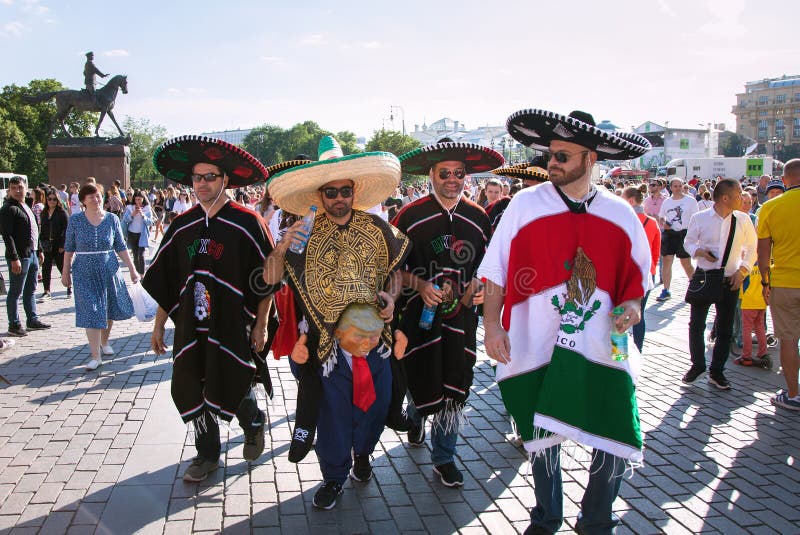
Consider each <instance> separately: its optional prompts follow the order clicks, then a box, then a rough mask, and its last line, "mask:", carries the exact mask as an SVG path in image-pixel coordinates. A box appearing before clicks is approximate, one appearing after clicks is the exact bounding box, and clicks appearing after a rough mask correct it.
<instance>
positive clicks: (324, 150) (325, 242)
mask: <svg viewBox="0 0 800 535" xmlns="http://www.w3.org/2000/svg"><path fill="white" fill-rule="evenodd" d="M507 126H508V132H509V134H510V135H511V136H512V137H514V138H515V139H516V140H517V141H519V142H520V143H522V144H524V145H526V146H528V147H531V148H533V149H536V150H538V151H541V152H542V154H543V156H540V157H537V158H535V159H534V160H533V161H530V162H524V163H522V164H517V165H505V166H504V163H505V162H504V159H503V157H502V155H500V154H499V153H497V152H496V151H494V150H492V149H490V148H487V147H483V146H480V145H476V144H472V143H462V142H453V141H451V140H448V139H445V140H442V141H440V142H438V143H435V144H432V145H428V146H425V147H421V148H418V149H415V150H412V151H410V152H408V153H405V154H402V155H399V157H398V156H395V155H393V154H390V153H386V152H366V153H359V154H354V155H348V156H345V155H344V154H343V153H342V151H341V148H340V147H339V146H338V143H337V142H336V140H335V139H333V138H332V137H329V136H326V137H325V138H323V139H322V140H321V142H320V147H319V153H318V158H317V160H315V161H314V160H311V159H310V158H309V157H308V156H306V155H302V154H301V155H298V156H297V157H296V158H294V159H293V160H290V161H287V162H280V163H278V164H275V165H273V166H271V167H265V166H264V165H263V164H262V163H261V162H259V161H258V160H257V159H256V158H254V157H253V156H252V155H250V154H248V153H247V152H246V151H244V150H242V149H241V148H239V147H236V146H233V145H230V144H228V143H225V142H223V141H219V140H215V139H211V138H207V137H204V136H182V137H178V138H174V139H171V140H169V141H167V142H165V143H164V144H163V145H161V146H160V147H159V148H158V149H157V151H156V153H155V155H154V164H155V166H156V168H157V169H158V171H159V172H160V173H162V174H163V175H164V176H165V177H167V178H169V179H170V180H171V181H173V183H174V185H172V186H169V187H167V188H165V189H163V190H158V189H156V188H151V189H150V190H131V189H128V190H123V189H122V188H121V187H120V185H119V184H115V185H113V186H111V187H110V188H109V189H108V191H107V192H105V195H104V192H103V189H102V187H101V186H99V185H97V184H95V183H93V181H85V182H84V183H82V184H81V183H72V184H70V185H69V186H68V187H67V186H66V185H65V186H62V187H59V188H43V189H39V188H37V189H35V190H33V193H32V195H31V196H30V200H31V202H30V205H28V204H26V202H25V198H26V185H25V184H24V182H21V181H19V180H18V181H16V182H15V181H14V180H13V179H12V188H11V190H10V196H9V200H8V201H7V202H6V203H5V205H4V207H3V209H2V212H0V216H1V217H0V219H2V225H3V238H4V240H5V242H6V258H7V259H8V261H9V265H10V267H11V285H10V286H11V288H10V290H9V295H8V300H7V308H8V318H9V334H11V335H13V336H24V335H25V334H27V330H35V329H46V328H48V327H49V325H47V324H44V323H43V322H41V321H40V319H39V317H38V315H37V313H36V307H35V305H36V299H35V298H34V297H35V296H34V294H33V291H34V289H35V287H36V284H37V274H38V272H39V265H40V263H41V265H42V269H41V271H42V284H43V287H44V292H43V294H42V296H41V298H42V299H48V298H49V296H50V292H51V285H50V278H51V277H50V276H51V271H52V266H53V265H55V266H56V267H57V268H58V269H59V270H60V272H61V274H62V283H63V284H64V286H65V287H67V289H68V291H70V289H71V288H73V287H74V292H72V293H74V296H75V310H76V326H77V327H80V328H84V329H86V335H87V340H88V342H89V349H90V361H89V364H88V365H87V368H88V369H89V370H95V369H97V368H98V367H99V366H100V365H102V363H103V357H104V356H108V355H113V354H114V349H113V347H112V346H111V345H110V342H109V333H110V330H111V327H112V325H113V322H114V321H119V320H124V319H127V318H130V317H131V316H132V315H133V311H132V304H131V298H130V295H129V293H128V289H127V287H126V285H125V283H124V281H123V280H122V277H121V271H120V264H119V261H118V258H119V259H120V260H122V262H123V263H124V264H125V265H126V266H127V268H128V270H129V273H130V280H131V283H133V284H136V283H138V282H139V279H140V277H141V278H142V286H143V287H144V288H145V289H146V290H147V291H148V292H149V294H150V295H151V296H152V298H153V299H154V300H155V301H156V303H157V304H158V311H157V314H156V317H155V321H154V327H153V332H152V336H151V345H152V348H153V350H154V351H155V352H156V353H158V354H163V353H165V352H167V351H168V348H167V346H166V344H165V342H164V338H165V330H166V323H167V320H168V319H171V320H172V321H173V323H174V326H175V332H174V343H173V347H172V355H173V359H174V369H173V374H172V381H173V386H172V395H173V400H174V403H175V405H176V408H177V410H178V412H179V414H180V416H181V418H182V419H183V421H184V422H185V423H187V424H188V425H191V426H192V429H193V431H194V439H195V446H196V449H197V455H196V457H195V458H194V460H193V461H192V463H191V465H190V466H189V467H188V468H187V469H186V471H185V473H184V474H183V478H184V480H186V481H190V482H196V481H202V480H204V479H205V478H206V477H207V476H208V474H210V473H211V472H213V471H215V470H216V469H217V468H218V467H219V457H220V452H221V444H220V433H219V422H220V421H230V420H231V419H232V418H233V417H234V416H236V417H237V419H238V421H239V424H240V426H241V427H242V430H243V433H244V436H245V445H244V457H245V459H246V460H248V461H256V460H257V459H258V458H259V457H260V455H261V454H262V452H263V451H264V449H265V447H266V443H265V437H264V430H265V424H266V417H267V416H266V415H265V413H264V412H263V411H261V410H260V409H259V408H258V404H257V401H256V397H255V394H254V391H253V387H254V385H255V384H256V383H257V382H261V383H262V384H263V385H264V388H265V390H266V391H267V393H268V394H271V391H272V390H271V380H270V376H269V369H268V361H267V358H266V357H267V354H268V353H270V352H271V353H272V355H273V356H274V357H275V358H283V357H288V358H289V364H290V367H291V371H292V373H293V375H294V377H295V378H296V380H297V381H298V396H297V407H296V417H295V422H294V428H293V430H292V436H291V445H290V449H289V453H288V455H289V460H290V461H292V462H299V461H300V460H302V459H303V458H304V457H305V456H306V455H307V453H308V452H309V451H310V450H311V449H312V448H314V449H315V451H316V454H317V457H318V460H319V463H320V471H321V473H322V478H323V481H322V484H321V485H320V487H319V488H318V489H317V491H316V492H315V495H314V499H313V504H314V506H315V507H317V508H320V509H330V508H333V507H334V506H335V505H336V501H337V498H338V496H339V495H340V494H341V493H342V492H343V485H344V483H345V481H346V480H347V479H348V477H349V478H350V479H352V480H354V481H356V482H364V481H367V480H369V479H370V478H371V477H372V465H371V455H372V454H373V452H374V449H375V446H376V444H377V442H378V440H379V437H380V434H381V432H382V431H383V429H384V428H385V427H389V428H392V429H395V430H397V431H400V432H406V433H407V440H408V443H409V444H410V445H411V446H422V445H424V444H425V442H426V440H427V438H428V434H430V443H431V461H432V464H433V472H434V474H435V475H436V477H437V478H438V479H439V480H440V481H441V483H442V484H443V485H445V486H447V487H460V486H462V485H463V484H464V477H463V474H462V472H461V470H460V469H459V467H458V465H457V453H456V452H457V443H458V435H459V429H460V425H461V421H462V418H463V411H464V408H465V406H466V405H467V403H468V398H469V395H470V390H471V387H472V379H473V367H474V365H475V362H476V351H477V342H478V341H477V339H476V333H477V327H478V323H479V321H480V319H479V317H480V316H481V315H482V316H483V326H484V329H485V338H484V347H485V351H486V353H487V355H488V356H489V357H490V358H491V359H493V360H495V361H496V363H497V369H496V379H497V382H498V385H499V389H500V392H501V394H502V398H503V401H504V403H505V405H506V408H507V410H508V413H509V415H510V417H511V421H512V424H513V426H514V429H515V432H516V434H517V437H518V440H519V442H520V443H521V444H522V445H523V446H524V448H525V449H526V450H527V451H528V452H530V454H531V455H532V459H533V479H534V484H535V488H534V491H535V497H536V503H535V504H532V505H533V507H532V510H531V525H530V527H529V528H528V531H526V533H554V532H556V531H558V529H559V528H560V526H561V524H562V522H563V507H562V502H563V499H562V488H561V487H562V484H561V474H560V458H561V446H562V444H563V443H565V442H573V443H577V444H579V445H582V446H584V447H587V448H590V449H591V450H592V451H593V453H592V457H591V463H590V466H589V467H588V468H589V484H588V486H587V488H586V491H585V495H584V499H583V501H582V504H581V512H580V514H579V517H578V520H577V528H578V529H580V530H581V532H584V533H610V532H613V530H614V528H615V526H616V524H617V522H618V519H617V518H616V516H615V515H614V514H613V512H612V504H613V502H614V499H615V498H616V497H617V495H618V493H619V490H620V485H621V483H622V480H623V473H624V472H625V471H626V469H629V468H636V467H637V466H640V465H641V463H642V461H643V453H642V448H643V438H642V436H641V432H640V427H639V421H638V413H637V408H636V402H635V388H636V384H637V381H638V380H639V378H638V372H637V371H636V370H637V369H638V368H639V367H638V366H637V365H636V363H633V362H631V361H635V360H637V359H639V358H641V354H640V353H641V351H642V350H644V349H645V345H644V340H645V335H646V325H645V322H644V309H645V307H646V306H647V302H648V296H649V294H650V292H651V291H652V290H653V289H655V288H656V287H657V286H658V285H662V289H661V291H660V293H659V294H658V297H657V301H659V302H665V301H668V300H669V299H671V298H672V294H671V288H672V284H671V283H672V264H673V262H674V257H675V256H677V257H678V259H679V261H680V263H681V266H682V268H683V269H684V271H685V272H686V275H687V276H688V277H689V279H690V284H689V290H688V291H687V294H686V297H685V299H686V301H687V302H688V303H689V306H690V307H691V312H690V316H691V317H690V326H689V333H688V335H689V336H688V338H689V348H690V351H689V356H690V360H691V367H690V368H689V370H688V371H687V372H686V373H685V375H684V376H683V378H682V381H683V383H685V384H687V385H689V384H693V383H694V382H695V381H696V380H697V378H698V377H699V376H701V375H702V374H703V373H706V372H708V381H709V383H710V384H711V385H713V386H715V387H716V388H719V389H723V390H725V389H729V388H731V384H730V382H729V381H728V379H727V378H726V376H725V374H724V369H725V365H726V362H727V360H728V358H729V355H730V353H731V348H732V346H733V347H734V349H735V347H736V346H739V347H741V355H740V356H739V357H738V358H737V359H736V362H737V363H738V364H741V365H745V366H747V365H749V366H752V365H761V364H763V363H764V359H765V358H767V357H765V355H766V352H767V335H766V325H767V319H766V311H767V309H769V311H770V316H771V318H772V324H773V325H774V331H775V337H776V338H777V339H778V340H779V341H780V355H781V366H782V367H783V373H784V376H785V378H786V382H787V388H786V390H784V391H782V392H779V393H778V394H777V395H776V396H775V397H774V398H773V399H772V402H773V403H774V404H775V405H777V406H780V407H783V408H787V409H792V410H800V395H798V364H800V357H798V351H797V344H798V334H799V333H800V242H799V241H798V237H797V236H798V235H797V233H796V232H792V229H791V221H793V220H794V219H793V217H792V216H791V213H793V212H796V211H797V210H798V209H800V206H798V204H799V203H800V193H798V189H800V188H799V186H800V160H791V161H789V162H787V164H786V165H785V168H784V173H783V177H782V178H781V177H771V176H766V175H765V176H763V177H760V178H759V179H758V180H757V181H751V180H749V179H737V178H723V177H719V178H717V179H713V180H700V179H699V178H697V177H695V178H693V179H692V180H690V181H684V180H683V179H680V178H675V177H673V178H671V179H667V180H662V179H660V178H656V179H652V180H647V181H645V182H627V183H626V182H619V183H615V182H611V181H604V182H600V183H593V182H592V180H591V170H592V167H593V166H594V165H595V163H597V162H602V161H609V160H613V161H620V160H627V159H633V158H636V157H638V156H641V155H642V154H644V153H645V152H646V151H647V150H649V148H650V145H649V142H648V141H647V140H646V139H645V138H642V137H640V136H637V135H633V134H626V135H615V134H609V133H607V132H604V131H602V130H600V129H598V128H597V127H596V126H595V122H594V119H593V118H592V116H591V115H590V114H588V113H585V112H580V111H576V112H572V113H571V114H569V115H560V114H556V113H553V112H547V111H543V110H522V111H520V112H517V113H515V114H513V115H512V116H511V117H509V119H508V122H507ZM402 173H406V174H408V175H415V176H418V177H422V178H421V179H420V180H418V181H417V182H416V183H413V184H412V183H408V184H405V185H403V184H402V183H401V177H402ZM486 174H490V175H489V176H491V177H492V178H489V179H486V178H482V179H480V180H476V179H475V177H476V176H478V175H481V176H486ZM315 213H316V217H314V214H315ZM159 237H160V238H161V240H160V241H159ZM151 246H157V250H156V251H155V254H154V255H153V257H152V260H151V263H150V265H149V266H147V265H145V251H146V250H147V248H148V247H151ZM20 296H22V298H23V304H24V309H25V314H26V320H27V323H26V327H23V326H22V324H21V321H20V319H19V314H18V312H17V303H18V300H19V298H20ZM712 305H713V306H714V307H715V310H716V319H715V323H714V328H713V330H712V334H711V338H712V339H713V341H714V349H713V352H712V357H711V362H710V365H707V364H706V356H705V353H706V346H705V335H706V333H705V330H706V320H707V315H708V312H709V310H710V308H711V306H712ZM26 329H27V330H26ZM629 330H631V331H632V334H633V344H632V347H630V348H629V349H628V352H627V355H623V356H622V357H619V358H615V357H612V343H611V334H612V332H616V333H625V332H627V331H629ZM752 333H755V335H756V348H755V350H754V348H753V343H752ZM614 355H618V353H615V354H614ZM626 357H627V361H626V360H625V358H626Z"/></svg>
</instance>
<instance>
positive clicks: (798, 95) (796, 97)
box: [792, 93, 800, 102]
mask: <svg viewBox="0 0 800 535" xmlns="http://www.w3.org/2000/svg"><path fill="white" fill-rule="evenodd" d="M792 102H800V93H795V94H794V96H793V97H792Z"/></svg>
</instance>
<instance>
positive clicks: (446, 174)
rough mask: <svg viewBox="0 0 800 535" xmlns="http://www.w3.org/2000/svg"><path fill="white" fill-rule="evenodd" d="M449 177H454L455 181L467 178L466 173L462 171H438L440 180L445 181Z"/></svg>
mask: <svg viewBox="0 0 800 535" xmlns="http://www.w3.org/2000/svg"><path fill="white" fill-rule="evenodd" d="M450 175H456V178H457V179H459V180H464V177H465V176H467V171H466V170H464V169H456V170H455V171H450V169H439V179H440V180H447V179H448V178H450Z"/></svg>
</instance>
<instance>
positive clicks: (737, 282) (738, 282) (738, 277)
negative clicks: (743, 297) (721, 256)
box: [729, 269, 744, 291]
mask: <svg viewBox="0 0 800 535" xmlns="http://www.w3.org/2000/svg"><path fill="white" fill-rule="evenodd" d="M729 280H730V284H731V290H732V291H736V290H738V289H739V288H741V287H742V283H743V282H744V275H743V274H742V271H741V270H740V269H737V270H736V273H734V274H733V275H731V276H730V279H729Z"/></svg>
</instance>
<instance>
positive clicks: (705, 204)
mask: <svg viewBox="0 0 800 535" xmlns="http://www.w3.org/2000/svg"><path fill="white" fill-rule="evenodd" d="M708 208H714V201H707V200H705V199H703V200H702V201H697V210H698V211H699V210H706V209H708Z"/></svg>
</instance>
